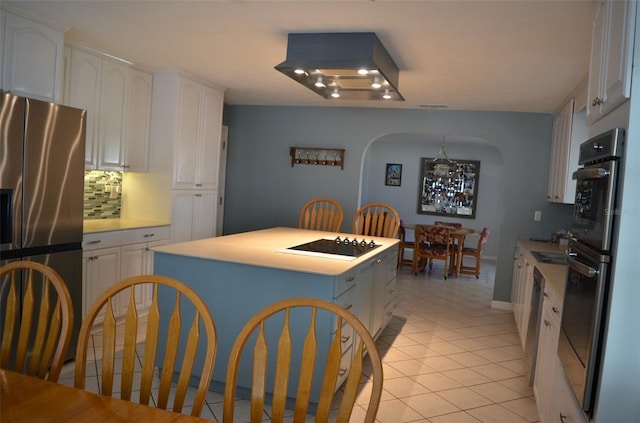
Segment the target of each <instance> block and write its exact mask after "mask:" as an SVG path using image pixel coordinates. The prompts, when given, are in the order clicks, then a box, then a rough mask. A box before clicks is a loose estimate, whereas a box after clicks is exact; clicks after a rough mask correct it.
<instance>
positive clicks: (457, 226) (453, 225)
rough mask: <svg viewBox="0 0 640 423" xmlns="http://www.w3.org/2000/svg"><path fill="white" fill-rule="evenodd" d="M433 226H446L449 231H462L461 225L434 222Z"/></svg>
mask: <svg viewBox="0 0 640 423" xmlns="http://www.w3.org/2000/svg"><path fill="white" fill-rule="evenodd" d="M433 224H434V225H438V226H446V227H448V228H451V229H462V223H453V222H442V221H439V220H436V221H435V222H434V223H433Z"/></svg>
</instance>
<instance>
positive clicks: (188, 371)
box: [75, 275, 217, 416]
mask: <svg viewBox="0 0 640 423" xmlns="http://www.w3.org/2000/svg"><path fill="white" fill-rule="evenodd" d="M146 284H151V289H152V292H153V297H152V299H151V305H150V307H149V310H148V314H147V322H146V326H145V327H144V328H142V327H141V328H139V327H138V326H139V320H140V317H141V316H140V313H139V310H138V307H139V304H140V301H139V299H138V298H137V295H138V293H139V292H140V289H139V288H141V287H143V285H146ZM137 288H138V289H137ZM158 289H163V290H164V289H172V290H174V291H175V302H174V304H173V308H172V309H167V308H166V307H164V306H163V309H162V310H161V309H160V307H159V305H158ZM122 300H124V301H126V312H125V317H124V319H118V320H116V316H115V314H114V308H115V304H118V302H119V301H122ZM183 310H184V313H183ZM161 312H162V313H165V312H166V315H165V316H163V317H164V318H163V319H162V320H163V321H164V322H168V324H167V325H166V326H167V327H166V333H162V337H163V338H164V339H166V344H165V345H164V359H163V361H162V363H159V362H156V356H157V354H158V346H159V345H158V340H159V339H160V338H161V336H160V335H161V334H160V329H161V327H163V328H164V326H162V325H161V316H160V313H161ZM102 313H104V320H103V322H102V336H103V342H102V351H101V353H102V376H101V383H100V393H101V394H103V395H108V396H112V395H113V383H114V375H116V374H118V373H120V374H121V384H120V398H122V399H124V400H128V401H131V393H132V390H133V380H134V367H135V365H134V364H135V362H136V354H137V351H136V346H137V344H138V339H137V337H138V332H139V330H142V331H143V332H144V334H145V339H144V341H141V344H142V345H143V346H144V355H143V356H142V357H140V358H141V362H142V373H141V374H140V375H139V377H140V387H139V390H140V396H139V400H138V401H137V402H139V403H140V404H145V405H150V402H149V399H150V396H151V388H152V382H154V383H155V380H154V368H155V367H156V366H157V367H160V368H161V369H162V370H161V372H159V373H160V374H158V375H157V376H158V377H159V379H160V381H159V391H158V394H157V398H155V401H156V406H157V407H158V408H161V409H165V410H166V409H167V407H168V402H169V398H170V397H172V398H173V408H172V410H173V411H174V412H178V413H179V412H181V411H182V407H183V404H184V399H185V394H186V392H187V387H188V384H189V382H190V381H192V380H191V379H192V370H193V365H194V360H195V357H196V352H197V350H198V349H199V348H200V349H203V348H204V349H206V351H205V354H204V364H203V368H202V372H201V373H200V381H199V384H198V388H197V392H196V396H195V399H194V402H193V408H192V410H191V415H192V416H200V413H201V411H202V406H203V404H204V400H205V395H206V393H207V390H208V389H209V384H210V383H211V376H212V373H213V364H214V362H215V357H216V350H217V333H216V328H215V325H214V322H213V317H212V316H211V313H210V311H209V309H208V307H207V305H206V304H205V303H204V302H203V301H202V299H201V298H200V297H199V296H198V295H197V294H196V293H195V291H193V290H192V289H191V288H190V287H188V286H187V285H185V284H183V283H182V282H180V281H177V280H175V279H172V278H169V277H166V276H159V275H142V276H134V277H130V278H127V279H124V280H122V281H120V282H118V283H116V284H115V285H113V286H111V287H110V288H109V289H107V290H106V291H104V292H103V293H102V294H101V295H100V296H99V297H98V299H96V301H95V302H94V303H93V305H92V306H91V308H90V309H89V311H88V312H87V315H86V316H85V319H84V321H83V322H82V326H81V328H80V336H79V339H78V349H77V354H76V367H75V387H76V388H80V389H84V387H85V376H86V367H87V359H88V356H87V349H88V343H89V338H90V335H91V331H92V328H93V326H94V321H95V320H96V317H98V315H101V314H102ZM183 314H184V315H183ZM191 314H192V315H193V318H192V320H191V322H190V323H189V321H188V320H189V318H190V317H191ZM183 319H184V320H185V324H184V332H185V333H186V331H187V330H188V335H187V336H186V340H184V339H183V340H182V341H183V342H181V339H180V337H181V335H180V334H181V333H182V332H183ZM201 327H204V332H205V335H206V336H205V337H204V339H201V336H200V332H201ZM123 331H124V340H123V341H120V343H118V344H117V345H123V347H122V349H123V351H122V360H121V365H120V364H118V366H121V367H120V368H119V369H118V368H117V367H116V364H117V363H119V361H117V360H116V359H115V357H116V343H117V341H118V340H117V336H118V335H119V334H121V333H122V332H123ZM180 344H183V345H185V346H184V349H183V350H181V347H180ZM179 351H181V352H182V353H183V354H182V358H181V363H176V357H177V356H178V352H179ZM139 354H140V353H138V355H139ZM97 355H98V354H97ZM178 365H179V366H180V368H179V370H177V367H178ZM174 373H177V375H178V377H177V379H178V381H177V385H176V386H175V387H172V380H173V377H174ZM172 391H173V395H170V393H171V392H172Z"/></svg>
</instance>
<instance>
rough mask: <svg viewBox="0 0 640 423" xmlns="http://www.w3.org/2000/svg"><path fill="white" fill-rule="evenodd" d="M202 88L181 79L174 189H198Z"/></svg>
mask: <svg viewBox="0 0 640 423" xmlns="http://www.w3.org/2000/svg"><path fill="white" fill-rule="evenodd" d="M201 92H202V86H201V85H200V84H197V83H195V82H192V81H189V80H186V79H181V80H180V94H179V98H178V138H177V143H178V144H177V145H176V148H175V170H174V180H173V182H174V188H195V187H196V165H195V164H196V162H197V161H198V160H200V159H199V158H198V157H197V154H198V126H199V124H200V96H201Z"/></svg>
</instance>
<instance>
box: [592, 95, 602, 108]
mask: <svg viewBox="0 0 640 423" xmlns="http://www.w3.org/2000/svg"><path fill="white" fill-rule="evenodd" d="M601 104H602V99H600V98H599V97H596V98H594V99H593V101H592V102H591V105H592V106H593V107H596V106H599V105H601Z"/></svg>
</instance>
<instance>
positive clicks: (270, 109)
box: [224, 106, 571, 302]
mask: <svg viewBox="0 0 640 423" xmlns="http://www.w3.org/2000/svg"><path fill="white" fill-rule="evenodd" d="M226 112H227V115H226V116H225V123H226V124H228V125H229V149H228V158H227V179H226V205H225V214H224V233H225V234H230V233H236V232H244V231H249V230H255V229H263V228H268V227H274V226H288V227H295V226H297V223H298V213H299V211H300V208H301V207H302V205H303V204H304V203H305V202H307V201H308V200H309V199H311V198H314V197H321V196H327V197H331V198H334V199H335V200H337V201H338V202H340V203H341V204H342V207H343V209H344V212H345V221H344V223H343V227H342V230H343V231H345V232H348V231H350V227H351V217H352V216H353V214H354V213H355V212H356V210H357V209H358V207H359V205H360V204H359V197H360V189H361V186H362V184H363V181H362V175H364V174H366V173H367V171H366V170H365V167H366V160H365V157H366V154H367V152H368V149H369V147H370V145H372V142H374V140H377V139H380V138H381V137H383V136H385V135H389V134H400V133H410V134H457V135H459V136H463V137H475V138H479V139H482V140H484V141H486V143H488V144H489V145H490V146H492V147H493V148H495V149H497V150H498V152H499V155H500V156H502V160H503V165H502V166H503V172H504V181H503V184H504V186H503V193H502V203H501V204H496V205H493V207H494V209H493V212H495V213H497V214H501V218H502V219H501V222H500V227H499V229H498V230H496V231H495V232H496V233H497V234H499V235H498V236H497V237H496V238H497V239H496V242H497V251H496V255H497V263H496V282H495V288H494V300H496V301H503V302H509V301H510V297H511V275H512V266H513V250H514V248H515V241H516V239H517V238H518V237H545V238H548V237H549V236H550V234H551V233H552V232H555V231H557V230H558V229H560V228H568V227H569V224H570V221H571V207H570V206H566V205H556V204H550V203H548V202H547V201H546V193H547V180H548V176H547V175H548V168H549V152H550V146H551V130H552V124H553V117H552V115H550V114H536V113H507V112H466V111H441V110H435V111H433V110H396V109H376V108H370V109H369V108H339V107H330V108H329V107H327V108H325V107H276V106H230V107H227V108H226ZM373 145H374V146H375V143H374V144H373ZM291 146H299V147H327V148H344V149H346V154H345V167H344V170H340V169H339V168H336V167H331V166H326V167H325V166H312V165H297V166H295V167H291V158H290V156H289V147H291ZM373 148H375V147H372V149H373ZM480 184H482V180H481V181H480ZM362 198H368V196H367V193H366V192H363V193H362ZM380 201H384V199H380ZM394 201H397V199H396V200H394ZM404 201H406V202H407V203H408V204H415V201H416V192H409V191H408V194H407V198H406V199H405V200H404ZM534 210H541V211H542V217H543V218H542V221H540V222H534V221H533V213H534ZM482 213H485V211H482ZM469 226H473V225H471V224H470V225H469Z"/></svg>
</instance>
